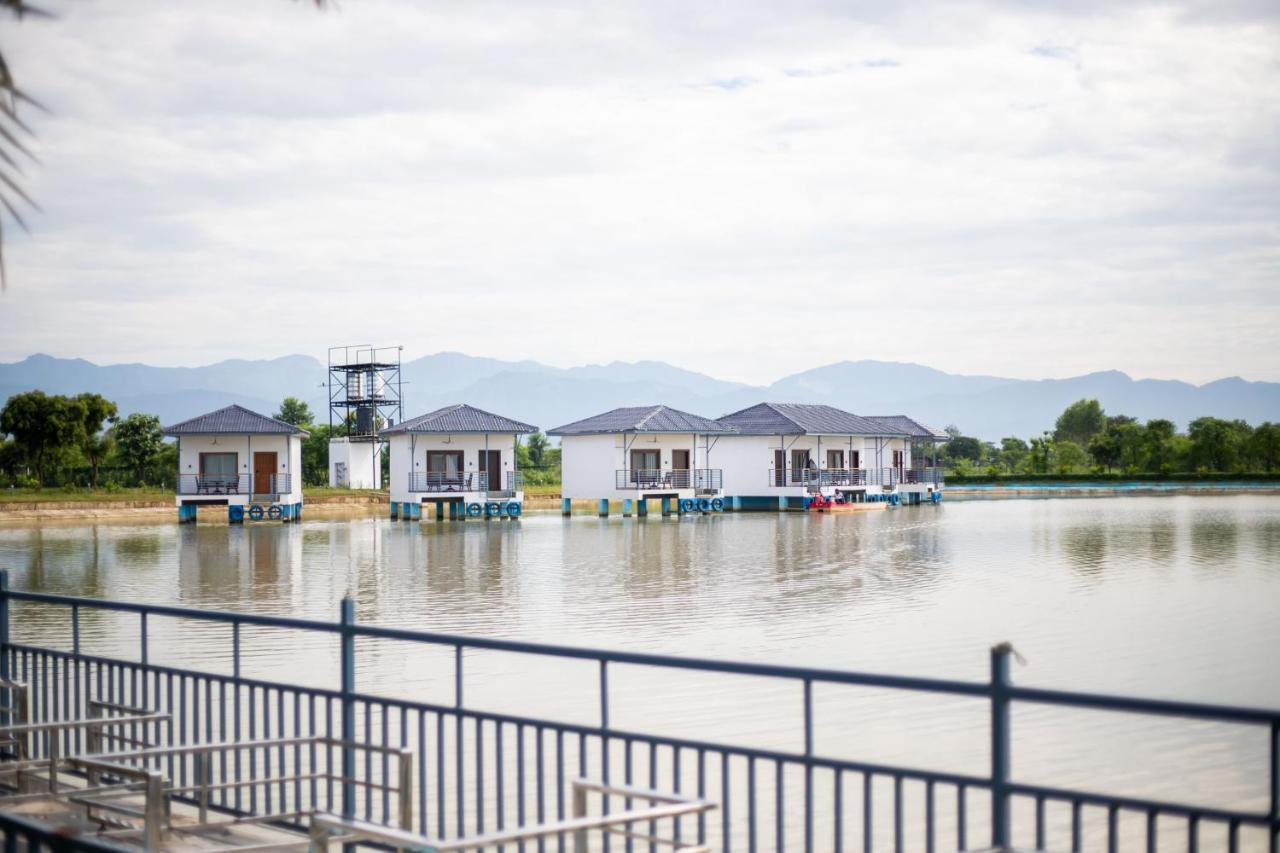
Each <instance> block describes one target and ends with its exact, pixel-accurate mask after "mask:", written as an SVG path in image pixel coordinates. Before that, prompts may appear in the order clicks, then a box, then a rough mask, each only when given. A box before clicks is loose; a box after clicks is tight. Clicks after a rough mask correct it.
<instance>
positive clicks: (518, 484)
mask: <svg viewBox="0 0 1280 853" xmlns="http://www.w3.org/2000/svg"><path fill="white" fill-rule="evenodd" d="M481 476H486V475H484V474H482V475H481ZM502 479H503V480H504V483H505V486H506V488H503V489H489V490H488V491H487V492H486V494H487V495H488V496H489V497H491V498H514V497H515V496H516V493H517V492H522V491H524V474H522V473H520V472H519V471H506V472H504V474H503V478H502Z"/></svg>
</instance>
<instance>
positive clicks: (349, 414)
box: [329, 344, 404, 442]
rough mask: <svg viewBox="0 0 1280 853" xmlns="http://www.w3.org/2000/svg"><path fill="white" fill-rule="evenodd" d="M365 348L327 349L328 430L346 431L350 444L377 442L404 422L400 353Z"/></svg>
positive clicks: (380, 348) (371, 347) (396, 349)
mask: <svg viewBox="0 0 1280 853" xmlns="http://www.w3.org/2000/svg"><path fill="white" fill-rule="evenodd" d="M403 349H404V347H399V346H396V347H373V346H369V345H367V344H361V345H353V346H339V347H329V428H330V434H332V430H333V428H334V427H337V426H345V427H346V435H347V438H348V439H349V440H350V441H353V442H367V441H368V442H380V441H381V439H380V438H379V434H380V433H381V432H382V430H384V429H386V428H387V427H389V426H392V425H393V424H397V423H399V422H400V420H401V419H402V418H403V415H404V410H403V401H404V398H403V393H402V385H401V380H400V351H401V350H403Z"/></svg>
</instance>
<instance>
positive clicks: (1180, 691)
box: [0, 495, 1280, 808]
mask: <svg viewBox="0 0 1280 853" xmlns="http://www.w3.org/2000/svg"><path fill="white" fill-rule="evenodd" d="M0 566H5V567H8V568H10V569H11V571H12V576H13V577H12V583H13V585H14V586H16V587H18V588H27V589H36V590H43V591H51V592H62V593H73V594H80V595H89V596H97V597H106V598H120V599H131V600H140V601H149V602H165V603H178V604H183V605H189V606H196V607H209V608H226V609H236V610H244V611H259V612H270V613H282V614H294V615H305V616H310V617H316V618H327V619H333V618H336V614H337V608H338V600H339V599H340V598H341V597H342V596H343V595H344V594H345V593H347V592H348V591H350V592H351V593H352V594H353V595H354V597H355V599H356V601H357V611H358V614H359V619H360V620H361V621H365V622H371V623H379V624H387V625H397V626H406V627H416V628H424V629H431V630H437V631H445V632H456V633H469V634H483V635H489V636H497V637H504V638H513V639H523V640H537V641H547V642H555V643H565V644H584V645H596V646H609V647H619V648H626V649H634V650H644V651H653V652H671V653H678V654H693V655H698V656H711V657H726V658H739V659H753V660H768V661H778V662H786V663H796V664H805V665H817V666H830V667H843V668H851V669H861V670H873V671H883V672H893V673H902V674H920V675H931V676H941V677H953V678H965V679H984V678H985V677H986V674H987V648H988V647H989V646H990V645H992V644H993V643H995V642H998V641H1001V640H1011V641H1012V642H1013V643H1014V645H1015V646H1016V648H1017V649H1018V650H1019V651H1020V652H1021V653H1022V654H1023V656H1024V657H1025V658H1026V659H1027V665H1025V666H1016V667H1015V669H1014V678H1015V679H1016V680H1017V681H1019V682H1022V683H1029V684H1037V685H1046V686H1056V687H1064V688H1071V689H1083V690H1096V691H1106V692H1121V693H1128V694H1135V695H1147V696H1159V697H1171V698H1183V699H1195V700H1206V701H1215V702H1228V703H1238V704H1248V705H1261V706H1268V707H1277V706H1280V676H1278V675H1277V673H1278V672H1280V668H1278V667H1277V666H1276V653H1277V652H1278V651H1280V619H1277V618H1276V609H1277V607H1276V606H1277V604H1278V603H1280V497H1277V496H1257V495H1236V496H1220V497H1123V498H1102V499H1075V500H1041V501H999V502H974V503H952V504H945V503H944V504H943V505H941V506H937V507H934V506H926V507H919V508H906V509H901V510H897V511H892V512H881V513H869V514H860V515H850V516H834V517H833V516H816V517H810V516H806V515H802V514H787V515H778V514H743V515H726V516H721V517H707V518H690V519H684V520H676V519H666V520H663V519H660V518H658V517H650V518H648V519H643V520H641V519H626V520H623V519H616V518H615V519H611V520H607V521H602V520H599V519H596V518H594V517H575V518H573V519H568V520H566V519H562V518H561V517H560V515H559V514H558V513H554V514H553V513H548V514H537V513H533V514H530V515H527V516H526V517H525V519H524V520H522V521H520V522H518V523H501V524H499V523H491V524H485V523H483V522H467V523H465V524H458V523H454V524H440V525H435V524H425V525H422V526H419V525H418V524H407V523H398V522H390V521H386V520H382V519H358V520H351V521H308V522H306V523H304V524H302V525H299V526H289V527H281V526H275V525H264V526H257V527H255V526H245V527H236V528H229V527H226V526H222V525H200V526H195V527H191V526H187V527H179V526H177V525H175V524H146V525H125V524H105V523H104V524H94V525H88V524H84V525H76V524H43V525H34V524H31V525H12V524H11V525H8V526H3V527H0ZM156 621H157V624H153V625H152V627H151V633H152V637H153V644H154V645H153V648H154V651H153V652H152V660H153V661H157V662H164V663H171V662H177V663H184V664H189V665H194V666H198V667H200V668H204V669H209V670H213V671H227V670H229V634H228V631H227V629H225V628H213V627H209V626H198V625H181V626H180V625H178V624H177V623H167V622H166V621H165V620H156ZM15 632H16V633H17V635H18V636H19V637H22V638H36V639H40V640H41V641H43V642H46V643H49V644H52V645H55V646H58V647H66V646H68V645H69V630H68V629H67V627H66V624H65V621H58V620H53V619H52V618H51V617H50V615H49V614H47V613H44V612H40V610H39V609H38V608H31V607H24V608H20V609H19V610H18V617H17V618H16V623H15ZM82 632H83V637H84V644H85V648H86V651H90V650H91V651H93V652H104V651H114V652H117V653H120V654H126V655H129V656H134V655H135V652H134V648H135V646H134V643H136V638H137V628H136V625H135V624H134V623H133V622H132V621H128V622H125V621H121V620H120V619H118V618H116V617H115V616H113V615H108V614H101V615H99V616H97V617H94V618H89V617H84V619H83V627H82ZM246 654H247V655H249V658H248V662H247V663H246V667H245V674H246V675H251V676H263V677H273V678H281V679H289V680H294V681H299V682H301V683H305V684H316V685H325V686H336V669H335V662H336V659H337V650H336V645H335V644H334V643H333V642H332V641H330V640H319V639H316V638H314V637H300V636H282V635H280V634H276V633H270V632H248V633H247V634H246ZM450 656H451V652H450V651H448V650H442V651H435V650H431V649H422V648H419V647H407V646H403V645H398V644H393V643H372V642H371V643H368V644H367V645H362V646H361V648H360V668H359V672H358V684H359V686H360V688H361V689H365V690H369V691H370V692H380V693H385V694H389V695H398V696H409V697H413V698H424V699H433V700H439V701H452V678H451V674H450V673H451V670H450V669H449V658H450ZM611 685H612V687H613V688H614V690H613V694H614V699H613V705H614V710H613V715H614V723H615V725H617V726H620V727H626V728H639V729H644V730H651V731H660V732H664V733H671V734H689V735H695V736H701V737H709V738H712V739H715V740H722V741H734V742H744V743H749V744H753V745H755V744H758V745H766V746H775V747H780V748H785V749H798V748H799V746H800V743H799V731H800V730H799V726H798V723H799V710H800V695H799V691H798V688H795V687H790V686H784V685H774V684H770V683H762V682H760V681H748V680H745V679H734V678H728V677H724V678H717V679H716V680H714V681H709V680H708V679H707V678H706V677H705V676H702V677H693V676H691V675H688V674H675V675H673V674H671V673H666V672H664V673H661V674H659V673H655V672H652V671H648V670H643V669H638V668H631V669H630V670H628V669H627V668H625V667H623V668H619V669H618V670H617V672H616V673H615V672H613V671H612V670H611ZM595 687H596V681H595V671H594V668H593V667H591V666H590V665H585V664H557V663H555V662H548V661H542V660H540V659H537V658H530V657H527V656H514V655H495V654H492V653H476V654H474V655H469V656H468V659H467V687H466V689H467V702H468V704H469V705H473V706H477V707H482V708H493V709H503V710H519V711H521V712H523V713H526V714H539V715H547V716H551V717H554V718H557V719H566V720H572V721H578V722H594V721H595V719H596V718H595V714H596V711H597V708H598V705H597V700H596V698H595V697H596V694H595V692H594V690H595ZM815 707H816V711H817V749H818V751H819V752H823V753H827V754H834V755H841V756H848V757H856V758H861V759H868V760H879V761H886V762H897V763H904V764H908V765H916V766H927V767H934V768H940V769H948V770H959V771H969V772H977V773H983V772H985V769H986V762H987V761H988V757H987V752H986V724H987V716H986V713H987V712H986V708H985V707H984V706H982V704H981V703H975V702H972V701H969V700H961V699H948V698H941V697H935V696H919V695H911V694H906V695H904V694H893V693H886V692H884V691H871V690H855V689H845V688H839V689H836V688H832V689H819V690H817V691H816V695H815ZM1014 731H1015V749H1014V773H1015V775H1016V776H1017V777H1019V778H1021V779H1024V780H1027V781H1039V782H1048V783H1052V784H1060V785H1084V786H1088V787H1092V788H1098V789H1104V790H1109V791H1115V792H1119V793H1131V794H1147V795H1159V796H1164V797H1169V798H1172V799H1176V800H1180V801H1188V800H1189V801H1196V802H1207V803H1215V804H1224V805H1225V804H1229V805H1238V806H1248V807H1250V808H1263V807H1265V803H1266V743H1265V734H1264V733H1263V732H1261V731H1259V730H1256V729H1252V728H1249V727H1227V726H1208V725H1203V724H1201V725H1191V724H1187V723H1183V722H1177V721H1169V720H1151V719H1133V718H1131V717H1128V716H1126V715H1115V714H1097V713H1081V712H1066V711H1058V710H1051V709H1043V708H1022V709H1019V710H1018V711H1017V712H1016V713H1015V717H1014Z"/></svg>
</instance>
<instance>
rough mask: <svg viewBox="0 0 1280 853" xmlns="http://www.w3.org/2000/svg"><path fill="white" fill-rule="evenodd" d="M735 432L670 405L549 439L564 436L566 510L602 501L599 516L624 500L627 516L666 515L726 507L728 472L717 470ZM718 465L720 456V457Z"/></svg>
mask: <svg viewBox="0 0 1280 853" xmlns="http://www.w3.org/2000/svg"><path fill="white" fill-rule="evenodd" d="M731 432H733V428H732V427H727V426H725V425H724V424H722V423H720V422H719V421H715V420H712V419H711V418H704V417H702V416H701V415H692V414H689V413H688V412H682V411H680V410H679V409H673V408H671V407H670V406H638V407H632V408H623V409H613V410H611V411H608V412H604V413H602V414H599V415H594V416H592V417H589V418H585V419H583V420H580V421H575V422H573V423H571V424H565V425H564V426H560V427H556V428H555V429H553V430H550V431H549V432H548V433H547V434H548V435H554V436H559V437H560V439H561V441H560V465H561V474H560V478H561V495H562V498H563V504H562V509H563V511H564V512H566V513H567V512H568V511H569V505H570V501H572V500H575V499H579V500H580V499H591V500H598V501H599V502H600V503H599V506H600V514H601V515H608V514H609V502H610V501H611V500H614V501H619V500H620V501H622V507H623V514H624V515H629V514H630V513H631V511H632V508H633V507H634V508H635V510H636V511H637V512H639V513H642V514H643V513H646V512H647V511H648V501H649V500H659V501H661V503H662V509H663V512H664V513H667V512H670V511H671V510H672V509H673V508H675V509H678V510H680V511H682V512H684V511H688V510H690V509H695V508H700V509H701V510H702V511H704V512H705V511H708V510H710V509H712V508H715V509H721V508H723V506H724V501H723V497H722V496H723V494H724V483H723V471H722V470H721V469H720V468H719V467H712V464H711V459H712V453H713V451H716V448H717V444H718V442H719V441H720V438H721V437H722V436H724V435H725V434H726V433H731ZM716 460H717V465H718V464H719V454H718V452H716Z"/></svg>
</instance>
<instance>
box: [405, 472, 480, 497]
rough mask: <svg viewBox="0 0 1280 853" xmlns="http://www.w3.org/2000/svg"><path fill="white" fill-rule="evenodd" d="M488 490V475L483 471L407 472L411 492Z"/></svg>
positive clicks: (444, 492) (440, 492) (442, 492)
mask: <svg viewBox="0 0 1280 853" xmlns="http://www.w3.org/2000/svg"><path fill="white" fill-rule="evenodd" d="M488 490H489V475H488V474H487V473H485V472H483V471H458V472H456V473H442V472H438V471H411V472H410V473H409V491H411V492H434V493H439V494H448V493H451V492H485V491H488Z"/></svg>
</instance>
